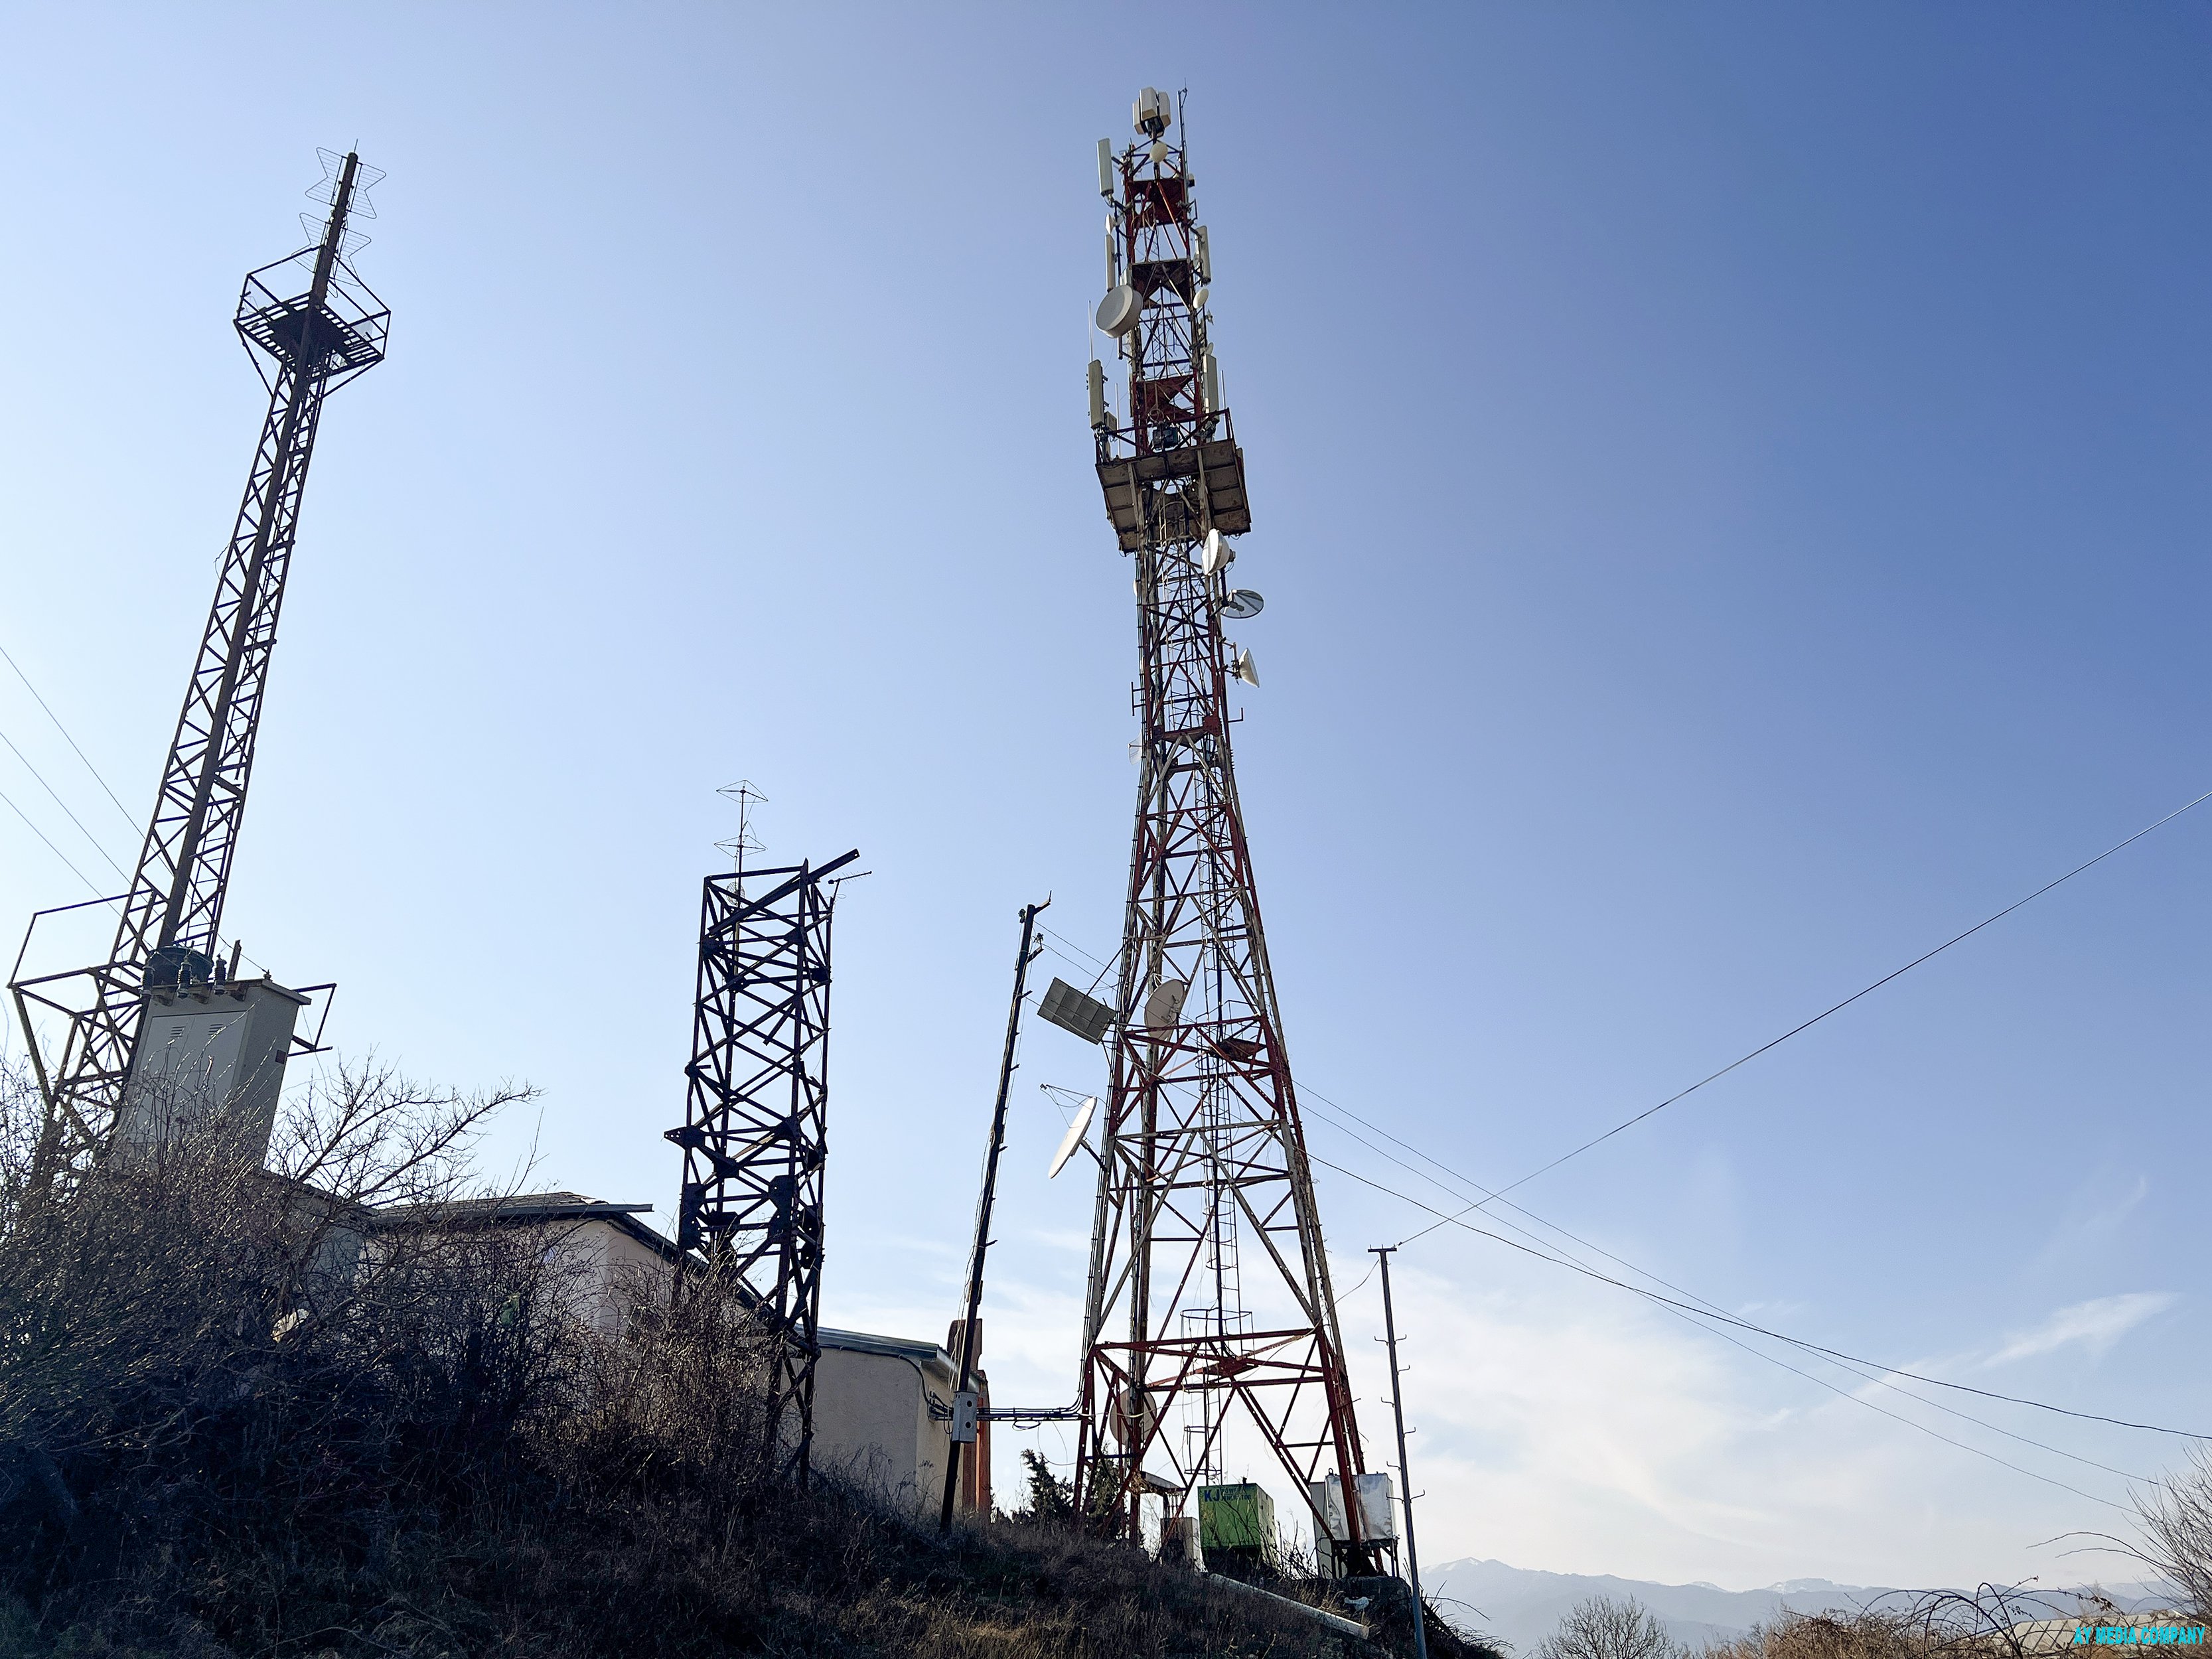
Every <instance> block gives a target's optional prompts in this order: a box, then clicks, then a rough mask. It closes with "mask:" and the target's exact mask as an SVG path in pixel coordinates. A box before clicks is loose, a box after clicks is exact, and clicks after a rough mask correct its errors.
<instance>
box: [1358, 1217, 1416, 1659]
mask: <svg viewBox="0 0 2212 1659" xmlns="http://www.w3.org/2000/svg"><path fill="white" fill-rule="evenodd" d="M1397 1248H1398V1247H1397V1246H1396V1245H1395V1244H1381V1245H1377V1246H1376V1247H1375V1248H1374V1249H1371V1250H1370V1251H1369V1252H1368V1254H1369V1255H1375V1256H1379V1257H1381V1258H1382V1261H1383V1331H1384V1332H1385V1333H1386V1338H1385V1340H1387V1341H1388V1342H1389V1345H1390V1413H1391V1415H1392V1416H1394V1417H1395V1418H1396V1419H1398V1486H1399V1488H1400V1498H1399V1501H1400V1502H1401V1503H1402V1504H1404V1505H1405V1506H1406V1577H1407V1580H1408V1582H1410V1583H1412V1585H1413V1659H1429V1633H1428V1632H1427V1630H1426V1629H1425V1628H1424V1627H1423V1626H1422V1623H1421V1558H1420V1553H1419V1551H1417V1550H1415V1549H1414V1547H1413V1476H1412V1475H1410V1474H1407V1472H1406V1402H1405V1401H1404V1399H1403V1398H1401V1395H1399V1392H1398V1319H1397V1316H1396V1314H1395V1313H1394V1312H1393V1311H1392V1310H1391V1307H1390V1253H1391V1252H1392V1251H1393V1250H1395V1249H1397Z"/></svg>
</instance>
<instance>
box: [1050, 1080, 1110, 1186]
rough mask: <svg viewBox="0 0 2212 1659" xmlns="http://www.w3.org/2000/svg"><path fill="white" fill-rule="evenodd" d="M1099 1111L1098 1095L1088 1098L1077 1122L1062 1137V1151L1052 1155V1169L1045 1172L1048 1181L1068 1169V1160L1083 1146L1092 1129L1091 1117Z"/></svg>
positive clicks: (1080, 1107)
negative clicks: (1088, 1132) (1087, 1133)
mask: <svg viewBox="0 0 2212 1659" xmlns="http://www.w3.org/2000/svg"><path fill="white" fill-rule="evenodd" d="M1097 1109H1098V1097H1097V1095H1091V1096H1090V1097H1087V1098H1086V1099H1085V1101H1084V1103H1083V1104H1082V1105H1081V1106H1079V1108H1077V1109H1076V1113H1075V1121H1074V1122H1073V1123H1071V1124H1069V1125H1068V1126H1067V1133H1066V1134H1065V1135H1062V1136H1061V1137H1060V1150H1059V1151H1058V1152H1054V1154H1053V1155H1052V1168H1050V1169H1049V1170H1046V1171H1045V1172H1044V1178H1045V1179H1046V1180H1047V1181H1050V1180H1051V1179H1052V1178H1053V1177H1054V1176H1056V1175H1058V1174H1059V1173H1060V1171H1061V1170H1065V1169H1066V1167H1067V1160H1068V1159H1070V1158H1073V1157H1074V1156H1075V1149H1076V1148H1077V1147H1079V1146H1081V1145H1082V1144H1083V1137H1084V1133H1085V1131H1087V1130H1088V1129H1089V1128H1090V1127H1091V1114H1092V1113H1093V1112H1095V1111H1097Z"/></svg>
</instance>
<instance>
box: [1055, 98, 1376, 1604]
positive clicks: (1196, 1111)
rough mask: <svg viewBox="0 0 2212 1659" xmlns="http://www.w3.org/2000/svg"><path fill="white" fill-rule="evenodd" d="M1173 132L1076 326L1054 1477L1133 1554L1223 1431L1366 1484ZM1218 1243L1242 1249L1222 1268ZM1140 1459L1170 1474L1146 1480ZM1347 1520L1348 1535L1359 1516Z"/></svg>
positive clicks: (1106, 166)
mask: <svg viewBox="0 0 2212 1659" xmlns="http://www.w3.org/2000/svg"><path fill="white" fill-rule="evenodd" d="M1180 117H1181V111H1180V109H1179V108H1178V109H1176V110H1174V111H1170V108H1169V106H1168V101H1167V100H1166V99H1165V98H1164V97H1163V96H1161V95H1160V94H1158V93H1156V92H1153V91H1152V90H1151V89H1150V88H1146V92H1145V94H1144V95H1143V96H1142V97H1141V98H1140V99H1139V102H1138V106H1137V109H1136V125H1137V128H1138V131H1139V137H1138V139H1137V141H1136V142H1135V143H1132V144H1130V145H1129V146H1128V147H1127V149H1123V150H1122V151H1121V153H1120V154H1119V155H1114V154H1113V153H1112V151H1111V148H1110V146H1109V144H1107V143H1105V142H1104V141H1103V140H1102V141H1101V143H1100V145H1099V188H1100V191H1101V193H1102V194H1103V195H1104V196H1105V197H1106V198H1107V204H1108V213H1109V219H1108V227H1109V228H1108V252H1107V267H1108V268H1107V279H1108V280H1107V286H1108V294H1107V297H1106V300H1105V301H1104V302H1103V304H1102V305H1101V306H1100V307H1099V313H1098V323H1099V326H1100V327H1101V328H1102V329H1103V330H1104V331H1106V332H1107V333H1109V334H1110V335H1112V336H1114V337H1115V339H1116V340H1117V341H1118V342H1119V349H1120V354H1121V357H1122V358H1123V359H1124V360H1125V361H1126V362H1127V364H1128V368H1129V376H1128V407H1127V424H1126V426H1125V425H1123V424H1122V422H1121V421H1120V420H1119V419H1117V418H1116V416H1115V414H1114V413H1113V412H1112V411H1111V410H1109V408H1108V407H1107V399H1106V396H1105V377H1104V374H1103V369H1102V368H1100V366H1099V365H1098V364H1097V363H1095V362H1094V363H1093V364H1092V365H1091V422H1092V425H1093V427H1094V428H1095V430H1096V435H1097V462H1098V478H1099V482H1100V483H1101V484H1102V485H1103V486H1104V489H1105V495H1106V509H1107V513H1108V516H1109V518H1110V519H1111V520H1112V521H1113V525H1114V528H1115V532H1116V533H1117V535H1118V537H1119V539H1120V542H1121V549H1122V550H1123V551H1124V552H1127V553H1130V554H1133V555H1134V556H1135V574H1136V590H1137V639H1138V654H1139V665H1140V668H1141V672H1142V678H1141V680H1140V682H1139V686H1138V688H1137V695H1136V704H1137V714H1138V716H1139V720H1141V722H1142V726H1143V732H1142V738H1141V744H1140V748H1139V760H1140V763H1141V768H1142V769H1141V772H1140V775H1139V783H1138V790H1137V819H1136V836H1135V842H1134V846H1133V850H1132V854H1131V858H1130V866H1129V890H1128V908H1127V914H1126V921H1125V926H1124V931H1123V933H1122V939H1121V964H1120V974H1121V977H1120V988H1119V993H1118V997H1117V1006H1116V1008H1115V1026H1116V1031H1117V1035H1116V1036H1115V1039H1114V1040H1113V1042H1112V1049H1111V1066H1112V1076H1111V1082H1110V1091H1109V1097H1108V1106H1107V1114H1106V1122H1105V1130H1104V1135H1103V1144H1102V1146H1101V1149H1100V1150H1101V1154H1102V1156H1101V1162H1100V1176H1099V1186H1098V1196H1097V1217H1096V1222H1095V1225H1094V1229H1093V1233H1092V1239H1091V1273H1090V1287H1089V1293H1088V1296H1087V1298H1086V1306H1085V1316H1084V1373H1083V1380H1082V1393H1081V1403H1082V1408H1083V1424H1082V1427H1081V1429H1080V1431H1079V1443H1078V1467H1077V1483H1078V1503H1079V1506H1080V1507H1079V1513H1082V1514H1084V1515H1085V1516H1090V1517H1093V1518H1094V1522H1093V1523H1094V1524H1098V1522H1097V1520H1096V1517H1102V1516H1103V1517H1109V1518H1108V1519H1107V1520H1106V1521H1105V1522H1103V1524H1104V1525H1106V1526H1107V1527H1108V1528H1109V1529H1111V1530H1115V1531H1118V1532H1121V1533H1123V1534H1127V1535H1130V1536H1135V1535H1137V1534H1138V1533H1139V1528H1140V1527H1141V1517H1140V1516H1139V1499H1140V1498H1141V1495H1142V1494H1143V1493H1144V1492H1147V1491H1153V1492H1163V1493H1165V1494H1168V1495H1169V1496H1170V1504H1171V1505H1176V1504H1178V1503H1187V1502H1188V1492H1189V1489H1190V1487H1191V1486H1193V1485H1194V1484H1196V1483H1197V1482H1198V1481H1200V1480H1203V1479H1204V1478H1206V1475H1208V1474H1212V1473H1214V1472H1216V1471H1218V1468H1219V1466H1220V1464H1219V1459H1220V1443H1221V1435H1222V1431H1223V1429H1224V1427H1225V1423H1226V1422H1227V1421H1228V1420H1229V1419H1231V1417H1243V1418H1246V1419H1249V1421H1250V1423H1251V1424H1252V1425H1254V1426H1255V1428H1256V1429H1257V1431H1258V1432H1259V1434H1260V1436H1261V1438H1262V1439H1263V1440H1264V1441H1265V1443H1266V1444H1267V1447H1268V1449H1270V1450H1271V1451H1272V1453H1273V1456H1274V1458H1275V1459H1276V1460H1277V1461H1278V1462H1279V1465H1280V1467H1281V1468H1282V1470H1283V1472H1284V1473H1285V1474H1286V1475H1288V1476H1289V1477H1290V1479H1291V1480H1292V1481H1293V1482H1294V1483H1295V1484H1296V1487H1297V1493H1298V1495H1299V1496H1300V1497H1301V1498H1306V1499H1307V1500H1308V1501H1309V1502H1310V1501H1311V1490H1312V1484H1313V1483H1315V1482H1326V1481H1327V1480H1328V1478H1329V1477H1331V1476H1334V1478H1335V1479H1336V1480H1337V1481H1338V1482H1339V1483H1340V1492H1342V1493H1344V1494H1346V1496H1347V1498H1348V1497H1349V1495H1350V1494H1352V1493H1353V1492H1356V1490H1357V1487H1356V1484H1355V1477H1356V1476H1357V1475H1358V1474H1359V1473H1360V1472H1361V1470H1362V1468H1363V1462H1362V1454H1361V1449H1360V1443H1359V1433H1358V1426H1357V1425H1356V1424H1355V1423H1354V1421H1353V1418H1352V1394H1351V1390H1350V1389H1349V1387H1348V1385H1347V1383H1346V1377H1345V1371H1344V1345H1343V1340H1342V1338H1341V1337H1340V1335H1339V1334H1338V1329H1337V1317H1336V1301H1335V1294H1334V1291H1333V1289H1332V1288H1331V1286H1330V1283H1329V1273H1328V1257H1327V1255H1325V1253H1324V1251H1323V1249H1322V1231H1321V1218H1320V1214H1319V1212H1318V1211H1317V1210H1316V1206H1315V1200H1314V1189H1313V1179H1312V1175H1311V1172H1310V1169H1309V1167H1308V1164H1307V1160H1306V1152H1305V1140H1304V1131H1303V1130H1302V1129H1301V1127H1300V1126H1299V1121H1298V1108H1297V1094H1296V1091H1294V1089H1293V1088H1292V1086H1291V1066H1290V1058H1289V1055H1288V1054H1287V1052H1286V1051H1285V1048H1284V1046H1283V1032H1282V1018H1281V1014H1280V1012H1279V1009H1278V1008H1277V1006H1276V1000H1275V987H1274V980H1273V975H1272V973H1271V972H1270V970H1269V969H1268V965H1267V942H1266V939H1265V936H1264V935H1263V934H1262V933H1261V926H1260V903H1259V897H1258V892H1257V889H1256V887H1255V882H1254V878H1253V872H1252V862H1251V854H1250V849H1249V846H1248V845H1247V842H1246V840H1245V834H1244V818H1243V810H1242V808H1241V807H1240V806H1239V805H1238V803H1237V777H1236V770H1235V768H1234V765H1233V763H1232V760H1231V749H1230V734H1229V728H1230V724H1231V719H1232V716H1231V714H1230V702H1229V688H1230V682H1231V679H1232V678H1242V679H1245V680H1251V681H1254V682H1255V683H1256V677H1255V675H1254V673H1253V671H1252V666H1251V659H1250V657H1249V653H1243V652H1240V651H1239V650H1237V647H1234V646H1233V645H1231V643H1230V642H1229V641H1228V640H1227V639H1226V638H1225V636H1224V634H1223V631H1222V619H1223V617H1224V614H1225V612H1226V613H1228V614H1231V615H1242V614H1249V610H1250V608H1251V605H1252V601H1251V599H1250V598H1249V596H1244V597H1241V598H1240V596H1239V595H1238V594H1237V592H1236V591H1235V590H1232V589H1231V588H1230V586H1228V582H1227V576H1226V572H1227V569H1228V562H1229V560H1230V559H1231V558H1232V557H1233V556H1234V555H1233V552H1232V551H1231V550H1230V549H1229V548H1228V547H1227V546H1226V544H1224V543H1223V542H1222V540H1221V538H1222V537H1224V536H1231V535H1236V534H1238V533H1240V532H1243V531H1245V530H1248V529H1249V528H1250V526H1251V512H1250V508H1249V506H1248V504H1247V502H1246V500H1245V494H1244V461H1243V452H1242V451H1241V450H1240V449H1239V448H1238V447H1237V439H1236V434H1235V431H1234V429H1233V428H1232V427H1231V423H1230V417H1229V411H1228V410H1227V409H1226V408H1225V407H1224V406H1223V404H1222V401H1221V394H1220V374H1219V371H1218V368H1216V366H1215V362H1214V358H1213V354H1212V349H1211V347H1210V345H1209V344H1208V342H1207V325H1208V321H1209V318H1208V313H1207V305H1206V301H1207V295H1206V285H1207V283H1209V282H1210V280H1211V277H1212V271H1211V269H1210V264H1211V257H1210V250H1209V248H1208V246H1207V241H1206V232H1205V230H1204V229H1203V228H1200V226H1199V225H1198V224H1197V222H1196V219H1195V213H1194V206H1193V202H1192V177H1191V172H1190V157H1189V152H1188V147H1187V143H1186V142H1185V135H1184V133H1183V132H1182V127H1181V122H1180ZM1240 1237H1247V1238H1249V1240H1250V1241H1252V1242H1253V1243H1256V1244H1257V1245H1258V1246H1259V1249H1257V1250H1256V1251H1254V1252H1250V1253H1249V1255H1248V1256H1247V1257H1246V1261H1245V1262H1244V1263H1243V1264H1240V1262H1239V1260H1238V1243H1239V1239H1240ZM1244 1265H1249V1266H1251V1267H1254V1268H1255V1270H1256V1272H1257V1273H1258V1274H1259V1275H1261V1276H1262V1277H1264V1278H1265V1279H1267V1284H1266V1285H1265V1286H1263V1287H1259V1288H1260V1295H1259V1296H1258V1297H1256V1298H1255V1299H1256V1300H1258V1301H1261V1302H1262V1303H1263V1304H1265V1309H1266V1313H1267V1317H1266V1318H1265V1319H1264V1320H1259V1319H1257V1318H1256V1316H1255V1314H1254V1313H1252V1312H1249V1311H1247V1310H1246V1308H1245V1306H1244V1294H1243V1285H1242V1276H1243V1275H1242V1268H1243V1266H1244ZM1178 1410H1179V1411H1180V1412H1181V1413H1182V1418H1183V1423H1182V1428H1183V1434H1182V1440H1183V1444H1182V1447H1181V1448H1180V1449H1178V1447H1177V1446H1176V1437H1174V1436H1172V1435H1171V1434H1170V1432H1169V1429H1168V1422H1169V1417H1170V1413H1171V1412H1176V1411H1178ZM1155 1454H1157V1455H1158V1457H1160V1458H1162V1459H1164V1460H1165V1462H1167V1463H1168V1464H1170V1466H1171V1467H1172V1471H1173V1473H1172V1475H1171V1476H1168V1475H1162V1474H1158V1473H1157V1472H1156V1471H1153V1470H1148V1469H1147V1468H1146V1462H1147V1459H1148V1456H1151V1455H1155ZM1332 1507H1334V1505H1332ZM1343 1507H1344V1509H1345V1510H1347V1511H1350V1512H1351V1514H1352V1519H1351V1520H1350V1522H1349V1525H1350V1526H1351V1527H1352V1528H1358V1525H1359V1522H1358V1515H1357V1511H1358V1504H1357V1502H1356V1501H1352V1502H1346V1503H1345V1504H1344V1506H1343ZM1322 1524H1323V1523H1322V1520H1321V1517H1320V1514H1319V1511H1318V1510H1317V1511H1316V1534H1317V1535H1322V1534H1321V1533H1320V1528H1321V1526H1322ZM1343 1524H1344V1523H1340V1525H1339V1528H1338V1530H1340V1528H1341V1527H1342V1525H1343ZM1338 1552H1339V1553H1340V1557H1341V1558H1343V1559H1346V1562H1347V1565H1353V1564H1363V1563H1366V1562H1369V1561H1370V1560H1371V1559H1372V1550H1371V1547H1370V1545H1369V1544H1368V1542H1367V1541H1365V1540H1364V1539H1363V1538H1361V1537H1359V1536H1358V1535H1357V1534H1356V1532H1355V1534H1353V1535H1352V1536H1351V1537H1349V1538H1343V1539H1342V1540H1341V1541H1340V1543H1339V1544H1338Z"/></svg>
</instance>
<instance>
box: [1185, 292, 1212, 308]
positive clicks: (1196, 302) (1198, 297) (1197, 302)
mask: <svg viewBox="0 0 2212 1659" xmlns="http://www.w3.org/2000/svg"><path fill="white" fill-rule="evenodd" d="M1212 292H1213V290H1212V289H1210V288H1201V289H1199V291H1198V292H1197V293H1195V294H1194V295H1191V296H1190V308H1191V309H1192V310H1193V311H1203V310H1205V309H1206V296H1207V295H1211V294H1212Z"/></svg>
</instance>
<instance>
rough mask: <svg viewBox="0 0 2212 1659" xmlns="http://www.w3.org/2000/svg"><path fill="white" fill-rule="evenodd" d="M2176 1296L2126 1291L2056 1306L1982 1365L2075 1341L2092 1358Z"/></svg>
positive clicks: (2169, 1304)
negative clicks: (2069, 1304)
mask: <svg viewBox="0 0 2212 1659" xmlns="http://www.w3.org/2000/svg"><path fill="white" fill-rule="evenodd" d="M2179 1299H2180V1298H2179V1297H2176V1296H2175V1295H2174V1294H2173V1293H2172V1291H2128V1292H2127V1293H2125V1294H2124V1295H2121V1296H2100V1297H2096V1298H2094V1299H2093V1300H2091V1301H2088V1302H2076V1303H2075V1304H2073V1305H2072V1306H2071V1307H2068V1308H2061V1309H2059V1310H2057V1312H2056V1313H2054V1314H2052V1315H2051V1316H2050V1317H2049V1318H2048V1319H2046V1320H2045V1321H2044V1322H2042V1323H2041V1324H2040V1325H2038V1326H2036V1327H2035V1328H2033V1329H2032V1330H2027V1331H2021V1332H2017V1333H2015V1334H2013V1335H2011V1336H2009V1337H2007V1338H2006V1339H2005V1345H2004V1346H2003V1347H2002V1348H2000V1349H1998V1350H1997V1351H1996V1352H1995V1353H1994V1354H1991V1355H1990V1357H1989V1358H1987V1359H1985V1360H1984V1361H1983V1362H1982V1364H1983V1365H1984V1367H1989V1366H1995V1365H2008V1364H2011V1363H2012V1362H2013V1361H2014V1360H2015V1359H2029V1358H2033V1357H2034V1356H2036V1355H2037V1354H2045V1353H2056V1352H2057V1351H2058V1350H2059V1349H2061V1348H2063V1347H2065V1346H2068V1345H2069V1344H2070V1343H2075V1342H2078V1343H2080V1344H2081V1346H2083V1347H2085V1348H2087V1350H2088V1351H2089V1352H2090V1354H2091V1355H2092V1356H2097V1355H2101V1354H2103V1353H2104V1352H2106V1350H2108V1349H2110V1348H2111V1347H2112V1345H2113V1344H2114V1343H2115V1342H2118V1340H2120V1339H2121V1338H2122V1337H2124V1336H2125V1335H2126V1334H2128V1333H2129V1332H2130V1331H2131V1330H2133V1329H2134V1328H2136V1326H2138V1325H2140V1324H2142V1322H2144V1321H2145V1320H2147V1319H2150V1318H2152V1317H2154V1316H2156V1315H2159V1314H2161V1313H2164V1312H2165V1311H2166V1310H2167V1309H2168V1308H2170V1307H2172V1305H2173V1304H2175V1303H2176V1302H2177V1301H2179Z"/></svg>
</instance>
